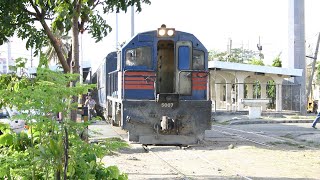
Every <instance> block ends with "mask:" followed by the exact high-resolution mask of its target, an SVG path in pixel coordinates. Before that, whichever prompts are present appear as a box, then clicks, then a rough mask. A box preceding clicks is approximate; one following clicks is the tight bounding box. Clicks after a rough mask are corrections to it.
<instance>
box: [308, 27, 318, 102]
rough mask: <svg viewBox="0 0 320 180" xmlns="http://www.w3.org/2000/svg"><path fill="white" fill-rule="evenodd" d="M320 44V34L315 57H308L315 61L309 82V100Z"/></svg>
mask: <svg viewBox="0 0 320 180" xmlns="http://www.w3.org/2000/svg"><path fill="white" fill-rule="evenodd" d="M319 43H320V32H319V34H318V41H317V46H316V50H315V52H314V56H313V57H312V56H306V57H307V58H311V59H313V61H312V69H311V75H310V79H309V82H308V88H307V98H309V95H310V92H311V86H312V80H313V76H314V72H315V67H316V62H317V57H318V50H319Z"/></svg>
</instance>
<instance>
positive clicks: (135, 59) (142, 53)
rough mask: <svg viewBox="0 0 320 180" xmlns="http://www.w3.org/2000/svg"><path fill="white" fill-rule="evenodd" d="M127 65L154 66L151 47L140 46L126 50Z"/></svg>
mask: <svg viewBox="0 0 320 180" xmlns="http://www.w3.org/2000/svg"><path fill="white" fill-rule="evenodd" d="M126 66H146V67H147V68H151V67H152V62H151V47H139V48H135V49H128V50H127V51H126Z"/></svg>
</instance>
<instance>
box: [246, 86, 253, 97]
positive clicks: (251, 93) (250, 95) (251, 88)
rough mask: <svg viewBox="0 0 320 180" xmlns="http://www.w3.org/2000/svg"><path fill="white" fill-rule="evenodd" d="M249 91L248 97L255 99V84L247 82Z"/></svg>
mask: <svg viewBox="0 0 320 180" xmlns="http://www.w3.org/2000/svg"><path fill="white" fill-rule="evenodd" d="M247 87H248V92H247V98H249V99H253V84H247Z"/></svg>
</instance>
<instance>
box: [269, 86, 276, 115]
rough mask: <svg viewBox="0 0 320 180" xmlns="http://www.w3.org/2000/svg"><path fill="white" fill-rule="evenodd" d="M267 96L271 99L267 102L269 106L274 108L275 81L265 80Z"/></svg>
mask: <svg viewBox="0 0 320 180" xmlns="http://www.w3.org/2000/svg"><path fill="white" fill-rule="evenodd" d="M267 97H268V98H270V99H271V102H270V103H269V108H272V109H274V108H275V106H276V105H275V101H276V83H275V82H274V80H270V81H268V82H267Z"/></svg>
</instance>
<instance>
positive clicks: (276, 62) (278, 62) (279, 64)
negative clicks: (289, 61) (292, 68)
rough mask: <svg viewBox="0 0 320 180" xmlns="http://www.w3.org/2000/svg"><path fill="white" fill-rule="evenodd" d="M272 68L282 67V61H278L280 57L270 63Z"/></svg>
mask: <svg viewBox="0 0 320 180" xmlns="http://www.w3.org/2000/svg"><path fill="white" fill-rule="evenodd" d="M272 66H273V67H282V61H281V59H280V56H277V57H276V58H275V59H274V60H273V61H272Z"/></svg>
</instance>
